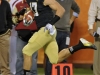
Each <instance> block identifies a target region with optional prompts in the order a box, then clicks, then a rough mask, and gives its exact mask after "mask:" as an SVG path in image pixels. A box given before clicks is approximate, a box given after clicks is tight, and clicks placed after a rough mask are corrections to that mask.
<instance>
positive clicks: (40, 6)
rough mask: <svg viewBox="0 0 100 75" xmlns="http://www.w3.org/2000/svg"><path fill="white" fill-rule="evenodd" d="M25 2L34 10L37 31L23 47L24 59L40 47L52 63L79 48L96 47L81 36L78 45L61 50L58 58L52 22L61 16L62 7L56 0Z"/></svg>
mask: <svg viewBox="0 0 100 75" xmlns="http://www.w3.org/2000/svg"><path fill="white" fill-rule="evenodd" d="M27 2H28V4H29V5H30V8H31V9H32V10H33V11H34V12H35V21H36V24H37V27H38V32H36V33H34V34H33V36H32V37H31V38H30V40H29V41H28V44H27V45H26V46H25V47H24V48H23V55H24V60H26V59H25V58H26V57H30V56H32V54H33V53H34V52H36V51H37V50H39V49H40V48H44V50H45V54H47V56H48V58H49V60H50V62H51V63H52V64H56V63H58V62H60V61H62V60H63V59H65V58H66V55H67V56H69V55H71V54H73V53H74V52H76V51H77V50H79V49H83V48H93V49H96V48H95V46H94V45H93V44H92V43H90V42H88V41H86V40H85V39H83V38H81V39H80V41H79V43H78V45H76V46H73V47H70V48H68V49H64V50H62V51H61V52H60V53H59V59H61V60H58V46H57V42H56V39H55V37H56V28H55V26H54V24H55V23H56V22H57V21H58V20H59V19H60V18H61V17H62V16H63V14H64V12H65V10H64V8H63V7H62V6H61V5H60V4H59V3H58V2H57V1H56V0H27ZM52 10H55V11H56V13H55V14H53V12H52ZM24 22H25V21H24ZM25 23H26V24H25V25H27V24H28V23H27V22H25ZM66 51H67V52H66ZM64 52H65V54H64V56H63V53H64ZM63 57H64V58H63Z"/></svg>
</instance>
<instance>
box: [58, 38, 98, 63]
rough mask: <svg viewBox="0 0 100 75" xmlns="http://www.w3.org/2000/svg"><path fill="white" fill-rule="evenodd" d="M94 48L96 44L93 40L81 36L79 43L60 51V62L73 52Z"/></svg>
mask: <svg viewBox="0 0 100 75" xmlns="http://www.w3.org/2000/svg"><path fill="white" fill-rule="evenodd" d="M87 48H90V49H93V50H96V49H97V48H96V46H95V45H94V44H92V43H91V42H89V41H87V40H85V39H83V38H81V39H80V40H79V43H78V44H77V45H75V46H72V47H69V48H66V49H63V50H61V51H60V52H59V60H58V62H61V61H63V60H64V59H66V58H68V57H69V56H70V55H71V54H73V53H74V52H76V51H78V50H81V49H87Z"/></svg>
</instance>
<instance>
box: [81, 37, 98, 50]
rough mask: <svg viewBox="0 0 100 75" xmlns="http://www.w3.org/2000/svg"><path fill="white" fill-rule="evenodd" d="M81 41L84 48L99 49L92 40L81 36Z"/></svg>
mask: <svg viewBox="0 0 100 75" xmlns="http://www.w3.org/2000/svg"><path fill="white" fill-rule="evenodd" d="M80 41H81V43H82V44H83V49H85V48H91V49H94V50H97V47H96V46H95V45H94V44H92V43H91V42H89V41H87V40H86V39H83V38H80Z"/></svg>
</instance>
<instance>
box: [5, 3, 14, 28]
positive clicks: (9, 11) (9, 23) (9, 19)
mask: <svg viewBox="0 0 100 75" xmlns="http://www.w3.org/2000/svg"><path fill="white" fill-rule="evenodd" d="M6 18H7V26H8V28H9V29H12V24H13V23H12V13H11V8H10V5H9V3H8V2H7V16H6Z"/></svg>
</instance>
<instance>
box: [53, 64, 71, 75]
mask: <svg viewBox="0 0 100 75" xmlns="http://www.w3.org/2000/svg"><path fill="white" fill-rule="evenodd" d="M52 75H73V70H72V64H56V65H53V67H52Z"/></svg>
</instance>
